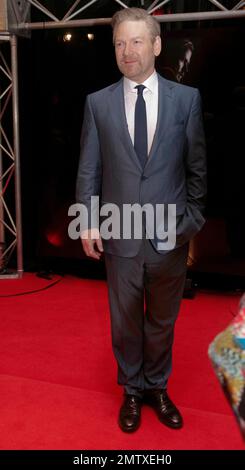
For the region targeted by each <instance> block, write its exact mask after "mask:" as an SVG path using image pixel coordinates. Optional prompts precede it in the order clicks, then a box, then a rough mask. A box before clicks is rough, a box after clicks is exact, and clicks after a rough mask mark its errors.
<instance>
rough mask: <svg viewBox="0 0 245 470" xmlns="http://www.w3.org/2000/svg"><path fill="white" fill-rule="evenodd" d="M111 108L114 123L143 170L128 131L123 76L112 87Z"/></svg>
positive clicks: (135, 161) (125, 144)
mask: <svg viewBox="0 0 245 470" xmlns="http://www.w3.org/2000/svg"><path fill="white" fill-rule="evenodd" d="M109 110H110V115H111V118H112V120H113V123H114V125H115V127H116V128H117V131H118V134H119V136H120V139H121V141H122V143H123V145H124V147H125V148H126V150H127V153H128V154H129V155H130V157H131V158H132V160H133V161H134V163H135V164H136V165H137V166H138V167H139V169H140V170H141V171H142V168H141V165H140V162H139V159H138V157H137V155H136V152H135V150H134V146H133V144H132V140H131V137H130V134H129V131H128V125H127V119H126V113H125V103H124V93H123V78H122V79H121V80H120V81H119V82H117V83H116V84H115V86H114V87H113V88H112V89H111V93H110V96H109Z"/></svg>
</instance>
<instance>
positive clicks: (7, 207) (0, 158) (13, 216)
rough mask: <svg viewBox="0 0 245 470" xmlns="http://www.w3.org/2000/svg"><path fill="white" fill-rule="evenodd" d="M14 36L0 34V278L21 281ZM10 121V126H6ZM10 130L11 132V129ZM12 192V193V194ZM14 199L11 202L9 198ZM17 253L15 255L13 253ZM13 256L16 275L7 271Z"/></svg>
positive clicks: (16, 87)
mask: <svg viewBox="0 0 245 470" xmlns="http://www.w3.org/2000/svg"><path fill="white" fill-rule="evenodd" d="M17 77H18V73H17V41H16V36H15V35H3V36H1V34H0V277H1V278H2V277H4V278H6V277H8V278H12V277H13V278H14V277H21V275H22V272H23V262H22V230H21V203H20V201H21V188H20V164H19V132H18V129H19V123H18V120H19V112H18V81H17ZM11 121H12V126H11V125H9V124H10V123H11ZM11 127H12V128H11ZM13 188H14V190H13ZM14 195H15V198H14V197H13V196H14ZM16 252H17V253H16ZM13 253H16V254H17V257H16V258H17V263H16V264H17V272H15V271H12V272H11V271H9V270H7V267H8V265H9V261H10V259H11V257H12V255H13Z"/></svg>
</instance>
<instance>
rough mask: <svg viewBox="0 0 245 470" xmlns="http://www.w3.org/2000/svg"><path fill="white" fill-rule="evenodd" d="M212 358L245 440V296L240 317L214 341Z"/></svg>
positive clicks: (210, 354) (241, 304) (209, 352)
mask: <svg viewBox="0 0 245 470" xmlns="http://www.w3.org/2000/svg"><path fill="white" fill-rule="evenodd" d="M208 354H209V357H210V359H211V361H212V364H213V367H214V370H215V373H216V375H217V377H218V379H219V381H220V383H221V385H222V388H223V390H224V393H225V395H226V397H227V398H228V400H229V403H230V404H231V406H232V409H233V411H234V413H235V416H236V418H237V420H238V423H239V426H240V429H241V432H242V435H243V437H244V439H245V295H243V297H242V299H241V301H240V305H239V311H238V314H237V315H236V317H235V318H234V320H233V321H232V323H231V324H230V325H229V326H228V327H227V328H226V329H225V330H224V331H222V332H221V333H219V334H218V335H217V336H216V337H215V338H214V340H213V341H212V343H211V344H210V346H209V349H208Z"/></svg>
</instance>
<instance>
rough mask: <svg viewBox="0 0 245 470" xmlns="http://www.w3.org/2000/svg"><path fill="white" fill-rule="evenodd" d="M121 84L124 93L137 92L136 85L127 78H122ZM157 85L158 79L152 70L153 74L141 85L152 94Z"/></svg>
mask: <svg viewBox="0 0 245 470" xmlns="http://www.w3.org/2000/svg"><path fill="white" fill-rule="evenodd" d="M123 83H124V91H125V92H126V93H137V90H136V89H135V87H136V86H137V85H138V83H136V82H133V81H132V80H130V79H129V78H127V77H123ZM157 83H158V78H157V73H156V71H155V70H154V72H153V73H152V74H151V75H150V77H148V78H147V79H146V80H145V81H144V82H143V83H142V85H144V86H145V87H146V88H147V89H148V90H150V91H151V92H152V93H154V91H155V90H156V87H157Z"/></svg>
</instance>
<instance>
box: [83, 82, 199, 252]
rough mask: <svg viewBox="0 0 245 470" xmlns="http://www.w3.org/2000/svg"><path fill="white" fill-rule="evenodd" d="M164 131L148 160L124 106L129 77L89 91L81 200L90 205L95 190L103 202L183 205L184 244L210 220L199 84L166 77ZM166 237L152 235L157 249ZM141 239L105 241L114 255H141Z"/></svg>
mask: <svg viewBox="0 0 245 470" xmlns="http://www.w3.org/2000/svg"><path fill="white" fill-rule="evenodd" d="M158 80H159V100H158V103H159V105H158V120H157V126H156V131H155V135H154V139H153V143H152V147H151V151H150V154H149V157H148V161H147V164H146V166H145V168H144V169H142V167H141V165H140V162H139V160H138V157H137V155H136V153H135V150H134V147H133V144H132V141H131V138H130V135H129V132H128V128H127V121H126V115H125V108H124V95H123V79H121V80H120V81H119V82H117V83H115V84H113V85H111V86H109V87H107V88H105V89H103V90H100V91H98V92H96V93H93V94H91V95H88V97H87V100H86V105H85V112H84V123H83V128H82V135H81V155H80V161H79V169H78V176H77V191H76V194H77V202H79V203H82V204H84V205H85V206H86V207H87V209H88V211H90V207H91V205H90V199H91V196H95V195H98V196H100V198H101V204H102V205H103V204H104V203H114V204H116V205H117V206H118V207H119V208H120V209H122V205H123V204H135V203H138V204H140V205H142V206H143V205H144V204H147V203H150V204H152V205H153V207H154V208H155V207H156V204H165V205H166V204H176V213H177V243H176V246H180V245H183V244H184V243H186V242H187V241H189V240H190V239H191V238H192V237H193V236H194V235H195V234H196V233H197V232H198V231H199V230H200V229H201V227H202V225H203V224H204V221H205V220H204V218H203V215H202V212H203V209H204V204H205V194H206V158H205V139H204V132H203V124H202V113H201V101H200V95H199V92H198V90H197V89H195V88H191V87H187V86H184V85H180V84H177V83H175V82H171V81H169V80H165V79H164V78H162V77H161V76H160V75H158ZM158 241H160V240H158V238H157V236H156V234H154V238H153V240H152V243H153V245H154V246H155V248H156V249H158V248H157V246H158ZM140 243H141V242H140V240H138V239H110V240H104V242H103V245H104V251H105V252H107V253H111V254H115V255H119V256H125V257H130V256H134V255H136V254H137V252H138V250H139V246H140Z"/></svg>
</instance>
